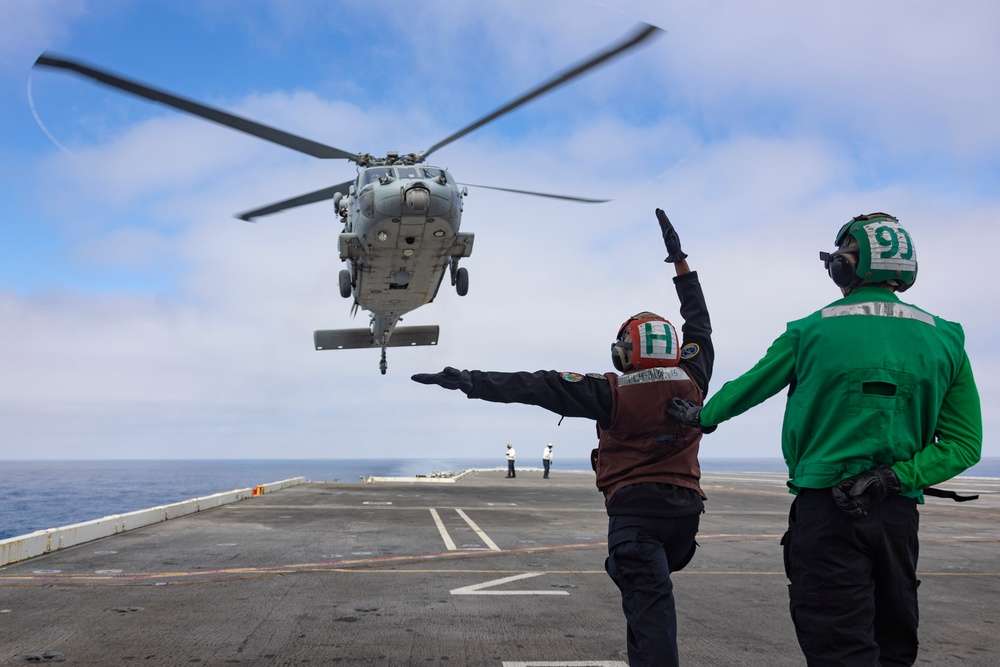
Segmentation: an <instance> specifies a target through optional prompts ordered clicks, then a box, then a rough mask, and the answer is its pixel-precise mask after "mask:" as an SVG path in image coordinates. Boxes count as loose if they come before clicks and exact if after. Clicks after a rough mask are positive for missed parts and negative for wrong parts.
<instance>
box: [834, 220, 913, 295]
mask: <svg viewBox="0 0 1000 667" xmlns="http://www.w3.org/2000/svg"><path fill="white" fill-rule="evenodd" d="M852 238H853V241H852ZM854 242H857V248H858V257H857V264H856V266H855V267H854V273H855V275H856V276H857V278H858V279H859V280H860V281H861V282H863V283H889V284H891V285H893V286H894V287H895V288H896V291H897V292H903V291H905V290H907V289H909V287H910V285H912V284H913V282H914V281H915V280H916V279H917V251H916V249H915V248H914V247H913V240H912V239H911V238H910V234H909V232H907V231H906V230H905V229H904V228H903V226H902V225H900V224H899V220H897V219H896V218H894V217H892V216H891V215H889V214H888V213H869V214H868V215H859V216H857V217H856V218H853V219H852V220H851V221H850V222H848V223H847V224H846V225H844V226H843V227H841V228H840V231H839V232H837V241H836V243H837V246H838V248H842V249H843V248H845V246H852V245H854Z"/></svg>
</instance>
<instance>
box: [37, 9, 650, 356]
mask: <svg viewBox="0 0 1000 667" xmlns="http://www.w3.org/2000/svg"><path fill="white" fill-rule="evenodd" d="M661 32H662V30H661V29H660V28H657V27H655V26H652V25H649V24H646V23H640V24H638V25H637V26H636V27H634V28H633V30H632V31H631V32H630V33H629V34H628V35H626V36H625V38H624V39H621V40H620V41H618V42H616V43H615V44H612V45H611V46H610V47H609V48H607V49H606V50H601V51H597V52H595V53H594V54H593V55H591V56H590V57H589V58H587V59H586V60H584V61H582V62H580V63H578V64H577V65H575V66H572V67H570V68H569V69H567V70H566V71H564V72H562V73H561V74H558V75H556V76H555V77H553V78H551V79H549V80H547V81H545V82H543V83H541V84H539V85H538V86H536V87H534V88H532V89H531V90H529V91H528V92H526V93H524V94H522V95H521V96H519V97H517V98H516V99H514V100H512V101H510V102H508V103H507V104H505V105H504V106H502V107H500V108H498V109H496V110H495V111H493V112H492V113H490V114H487V115H486V116H484V117H482V118H480V119H479V120H477V121H475V122H473V123H470V124H469V125H467V126H465V127H464V128H462V129H461V130H458V131H457V132H455V133H453V134H451V135H450V136H448V137H446V138H444V139H442V140H441V141H439V142H437V143H436V144H434V145H433V146H431V147H430V148H428V149H427V150H424V151H421V152H418V153H405V154H402V155H401V154H400V153H399V152H398V151H388V152H387V153H386V155H385V157H376V156H372V155H369V154H367V153H351V152H348V151H345V150H341V149H339V148H335V147H333V146H328V145H326V144H322V143H319V142H316V141H312V140H310V139H306V138H304V137H300V136H297V135H294V134H291V133H288V132H284V131H282V130H279V129H276V128H273V127H269V126H267V125H263V124H261V123H257V122H255V121H252V120H249V119H247V118H243V117H241V116H236V115H234V114H231V113H228V112H226V111H222V110H220V109H216V108H213V107H209V106H206V105H204V104H201V103H199V102H195V101H193V100H189V99H186V98H184V97H180V96H178V95H175V94H172V93H169V92H167V91H164V90H161V89H157V88H153V87H151V86H148V85H145V84H143V83H139V82H138V81H135V80H131V79H127V78H124V77H122V76H119V75H117V74H113V73H111V72H109V71H106V70H103V69H100V68H98V67H95V66H92V65H88V64H84V63H82V62H79V61H76V60H70V59H67V58H62V57H59V56H57V55H54V54H51V53H49V52H44V53H42V54H41V55H40V56H39V57H38V59H37V60H36V61H35V64H34V66H35V67H49V68H55V69H62V70H67V71H70V72H73V73H76V74H79V75H81V76H84V77H87V78H90V79H92V80H94V81H96V82H98V83H101V84H104V85H106V86H109V87H112V88H116V89H118V90H120V91H124V92H126V93H131V94H133V95H136V96H138V97H143V98H145V99H147V100H150V101H153V102H158V103H160V104H164V105H166V106H169V107H173V108H174V109H177V110H179V111H184V112H187V113H189V114H192V115H195V116H199V117H201V118H204V119H206V120H210V121H214V122H216V123H219V124H221V125H225V126H227V127H230V128H232V129H235V130H238V131H240V132H244V133H246V134H250V135H253V136H255V137H258V138H260V139H264V140H266V141H270V142H272V143H276V144H279V145H281V146H285V147H287V148H290V149H292V150H295V151H298V152H300V153H305V154H307V155H311V156H313V157H317V158H322V159H343V160H348V161H350V162H354V163H355V164H356V165H357V175H356V177H355V178H353V179H351V180H348V181H345V182H343V183H338V184H336V185H332V186H329V187H326V188H322V189H320V190H316V191H314V192H309V193H306V194H303V195H299V196H297V197H292V198H290V199H285V200H282V201H279V202H275V203H273V204H269V205H267V206H262V207H260V208H256V209H253V210H249V211H245V212H243V213H238V214H236V216H235V217H236V218H239V219H240V220H244V221H247V222H253V221H254V220H255V219H256V218H259V217H262V216H266V215H270V214H272V213H277V212H279V211H284V210H287V209H290V208H294V207H297V206H304V205H306V204H313V203H317V202H321V201H327V200H333V207H334V210H335V212H336V215H337V217H338V219H339V221H340V223H341V224H342V225H343V228H342V231H341V233H340V235H339V238H338V251H339V254H340V259H341V261H342V262H344V263H345V264H346V268H344V269H343V270H341V271H340V273H339V276H338V287H339V290H340V295H341V296H342V297H343V298H345V299H349V298H351V297H352V296H353V298H354V302H353V305H352V307H351V314H352V316H355V315H356V314H357V311H358V310H359V309H361V310H364V311H366V312H368V313H369V316H370V321H369V326H368V327H367V328H352V329H327V330H317V331H314V332H313V344H314V346H315V348H316V349H317V350H334V349H358V348H380V349H381V352H382V356H381V360H380V362H379V370H380V371H381V373H382V374H383V375H385V373H386V370H387V368H388V364H387V362H386V348H387V347H403V346H417V345H436V344H437V342H438V337H439V335H440V327H439V326H437V325H431V326H406V327H403V326H397V323H398V322H399V321H401V320H402V317H403V315H405V314H406V313H409V312H410V311H413V310H415V309H417V308H419V307H420V306H423V305H425V304H428V303H430V302H432V301H433V300H434V298H435V297H436V296H437V293H438V290H439V289H440V286H441V284H442V282H443V281H444V276H445V273H447V274H448V276H449V280H450V282H451V286H452V287H454V288H455V291H456V292H457V293H458V295H459V296H465V295H466V294H467V293H468V291H469V272H468V269H466V268H465V267H464V266H463V267H460V266H459V261H460V260H461V259H464V258H466V257H469V256H470V255H471V254H472V246H473V241H474V240H475V235H474V234H472V233H469V232H463V231H459V228H460V226H461V220H462V212H463V210H464V201H465V197H466V196H467V195H468V188H469V187H479V188H486V189H492V190H500V191H504V192H513V193H518V194H524V195H532V196H538V197H549V198H554V199H562V200H567V201H575V202H581V203H603V202H606V201H608V200H603V199H591V198H585V197H573V196H569V195H558V194H552V193H545V192H533V191H529V190H515V189H510V188H501V187H495V186H488V185H476V184H472V183H459V182H458V181H456V180H455V178H454V177H453V176H452V175H451V174H450V173H449V172H448V170H447V169H445V168H442V167H433V166H430V165H427V164H425V161H426V159H427V158H428V156H430V155H431V154H432V153H434V152H435V151H437V150H439V149H441V148H443V147H445V146H447V145H448V144H450V143H452V142H453V141H456V140H457V139H460V138H462V137H464V136H465V135H467V134H469V133H470V132H472V131H474V130H477V129H479V128H480V127H482V126H484V125H486V124H487V123H489V122H492V121H494V120H496V119H497V118H499V117H501V116H503V115H505V114H507V113H510V112H511V111H513V110H515V109H517V108H518V107H520V106H522V105H524V104H526V103H527V102H529V101H531V100H533V99H535V98H536V97H539V96H540V95H543V94H545V93H547V92H549V91H551V90H553V89H554V88H556V87H558V86H561V85H563V84H565V83H567V82H569V81H570V80H572V79H574V78H576V77H579V76H580V75H582V74H584V73H585V72H587V71H589V70H592V69H594V68H596V67H598V66H600V65H603V64H605V63H607V62H608V61H610V60H612V59H614V58H616V57H618V56H620V55H622V54H624V53H625V52H627V51H629V50H631V49H633V48H635V47H637V46H638V45H640V44H641V43H643V42H645V41H647V40H648V39H649V38H651V37H653V36H655V35H657V34H658V33H661Z"/></svg>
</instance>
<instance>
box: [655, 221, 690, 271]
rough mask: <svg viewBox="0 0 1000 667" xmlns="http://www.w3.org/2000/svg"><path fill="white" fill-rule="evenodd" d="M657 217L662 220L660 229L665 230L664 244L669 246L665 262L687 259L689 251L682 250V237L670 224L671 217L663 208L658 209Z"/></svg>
mask: <svg viewBox="0 0 1000 667" xmlns="http://www.w3.org/2000/svg"><path fill="white" fill-rule="evenodd" d="M656 219H657V220H659V221H660V231H662V232H663V245H665V246H667V258H666V259H665V260H663V261H664V262H670V263H671V264H673V263H674V262H679V261H681V260H683V259H687V253H686V252H684V251H683V250H681V239H680V237H679V236H677V230H675V229H674V226H673V225H672V224H670V218H668V217H667V214H666V213H664V212H663V211H662V210H661V209H656Z"/></svg>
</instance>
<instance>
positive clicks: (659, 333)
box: [611, 311, 680, 373]
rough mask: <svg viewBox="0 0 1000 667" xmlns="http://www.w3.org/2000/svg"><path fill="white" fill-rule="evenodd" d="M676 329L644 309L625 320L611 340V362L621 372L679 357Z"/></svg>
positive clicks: (674, 361)
mask: <svg viewBox="0 0 1000 667" xmlns="http://www.w3.org/2000/svg"><path fill="white" fill-rule="evenodd" d="M679 347H680V346H679V345H678V341H677V330H676V329H674V327H673V325H672V324H670V322H668V321H667V320H665V319H663V318H662V317H660V316H659V315H657V314H656V313H650V312H648V311H644V312H641V313H639V314H638V315H633V316H632V317H630V318H628V319H627V320H625V322H624V323H623V324H622V325H621V327H620V328H619V329H618V339H617V340H616V341H615V342H614V343H612V344H611V362H612V363H613V364H614V365H615V368H617V369H618V370H619V371H621V372H622V373H628V372H631V371H641V370H645V369H647V368H653V367H655V366H676V365H677V362H678V361H680V350H679V349H678V348H679Z"/></svg>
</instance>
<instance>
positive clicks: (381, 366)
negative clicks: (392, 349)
mask: <svg viewBox="0 0 1000 667" xmlns="http://www.w3.org/2000/svg"><path fill="white" fill-rule="evenodd" d="M388 368H389V364H387V363H386V361H385V348H384V347H383V348H382V361H380V362H378V369H379V370H380V371H382V375H385V371H386V370H387V369H388Z"/></svg>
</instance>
